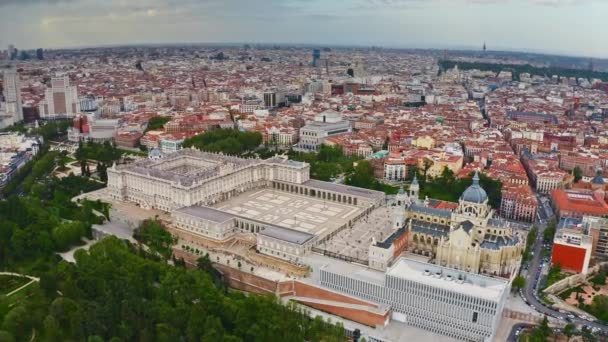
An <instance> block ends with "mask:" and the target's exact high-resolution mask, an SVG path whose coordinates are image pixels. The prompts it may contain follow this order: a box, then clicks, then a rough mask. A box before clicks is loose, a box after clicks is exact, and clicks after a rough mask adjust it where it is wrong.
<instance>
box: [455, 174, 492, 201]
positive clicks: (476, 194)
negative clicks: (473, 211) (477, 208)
mask: <svg viewBox="0 0 608 342" xmlns="http://www.w3.org/2000/svg"><path fill="white" fill-rule="evenodd" d="M460 199H461V200H463V201H466V202H471V203H484V202H485V201H486V200H487V199H488V194H487V193H486V191H485V190H484V189H483V188H482V187H481V186H480V185H479V174H477V171H475V176H474V177H473V184H471V186H469V187H468V188H467V189H466V190H465V191H464V192H463V193H462V196H460Z"/></svg>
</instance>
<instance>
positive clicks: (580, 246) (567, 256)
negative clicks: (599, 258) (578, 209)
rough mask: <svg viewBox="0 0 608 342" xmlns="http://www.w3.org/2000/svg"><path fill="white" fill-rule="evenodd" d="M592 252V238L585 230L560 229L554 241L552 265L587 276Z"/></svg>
mask: <svg viewBox="0 0 608 342" xmlns="http://www.w3.org/2000/svg"><path fill="white" fill-rule="evenodd" d="M592 250H593V243H592V238H591V236H589V235H587V234H586V233H585V232H584V230H583V229H580V228H579V229H571V228H562V229H559V230H558V231H557V232H556V233H555V238H554V239H553V249H552V252H551V264H552V265H559V266H560V267H561V268H562V270H565V271H570V272H575V273H583V274H587V272H588V270H589V261H591V253H592Z"/></svg>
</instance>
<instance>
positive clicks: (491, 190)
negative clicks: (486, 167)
mask: <svg viewBox="0 0 608 342" xmlns="http://www.w3.org/2000/svg"><path fill="white" fill-rule="evenodd" d="M473 175H474V173H470V174H469V175H468V176H467V177H465V178H456V177H455V176H454V172H452V170H450V169H448V168H447V167H446V168H444V170H443V172H442V173H441V175H440V176H439V177H435V178H431V179H429V180H426V179H425V177H424V175H419V177H418V179H419V182H420V195H421V196H428V197H429V198H435V199H439V200H444V201H449V202H458V199H459V198H460V196H461V195H462V193H463V192H464V191H465V190H466V189H467V188H468V187H469V186H470V185H471V184H472V183H473ZM479 184H480V185H481V187H482V188H483V189H484V190H485V191H486V193H487V194H488V203H489V204H490V206H491V207H492V208H495V209H496V208H500V201H501V198H502V193H501V190H502V182H500V181H499V180H495V179H492V178H490V177H488V176H486V175H484V174H482V173H480V174H479Z"/></svg>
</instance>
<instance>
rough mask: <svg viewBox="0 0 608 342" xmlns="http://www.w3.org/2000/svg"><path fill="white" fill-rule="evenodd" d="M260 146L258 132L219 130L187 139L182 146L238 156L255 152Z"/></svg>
mask: <svg viewBox="0 0 608 342" xmlns="http://www.w3.org/2000/svg"><path fill="white" fill-rule="evenodd" d="M261 144H262V134H260V133H259V132H241V131H239V130H236V129H223V128H220V129H214V130H212V131H209V132H206V133H203V134H199V135H196V136H194V137H191V138H188V139H186V140H185V141H184V143H183V144H182V146H183V147H195V148H197V149H199V150H203V151H208V152H222V153H225V154H230V155H239V156H240V155H243V154H246V153H248V152H252V151H254V150H256V149H257V148H258V147H260V145H261Z"/></svg>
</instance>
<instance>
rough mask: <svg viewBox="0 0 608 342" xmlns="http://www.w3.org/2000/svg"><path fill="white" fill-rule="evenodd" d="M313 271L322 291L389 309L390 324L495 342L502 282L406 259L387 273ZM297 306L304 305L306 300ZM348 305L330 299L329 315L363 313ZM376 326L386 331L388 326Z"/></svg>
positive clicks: (343, 267) (335, 268)
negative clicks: (326, 290) (325, 290)
mask: <svg viewBox="0 0 608 342" xmlns="http://www.w3.org/2000/svg"><path fill="white" fill-rule="evenodd" d="M317 271H318V273H319V276H318V277H319V280H318V284H319V285H321V286H322V287H325V288H329V289H331V290H334V291H338V292H340V293H344V294H347V295H350V296H352V297H355V298H361V299H363V300H366V301H370V302H373V303H377V304H381V305H384V306H388V308H389V310H390V318H391V319H392V320H394V321H398V322H403V323H406V324H409V325H412V326H415V327H419V328H423V329H425V330H429V331H431V332H434V333H438V334H442V335H446V336H450V337H453V338H456V339H460V340H465V341H494V334H495V332H496V330H497V329H498V325H499V322H500V318H501V316H502V315H501V314H502V309H503V307H504V303H505V300H506V298H507V296H508V294H509V289H510V285H509V281H508V280H506V279H496V278H490V277H486V276H483V275H479V274H472V273H468V272H465V271H459V270H455V269H450V268H446V267H442V266H438V265H432V264H428V263H424V262H420V261H416V260H411V259H406V258H401V259H399V260H398V261H397V262H395V263H394V264H393V265H392V266H391V267H390V268H389V269H388V270H387V271H386V272H379V271H374V270H370V269H366V268H364V267H360V266H358V265H355V264H351V263H345V262H340V261H332V262H331V263H327V264H325V265H323V266H322V267H320V269H319V270H315V272H317ZM309 292H310V291H309ZM311 297H312V296H311ZM334 298H336V297H334ZM301 300H302V301H303V302H307V299H306V298H301ZM308 302H312V303H314V301H313V300H308ZM325 302H329V301H327V300H326V301H325ZM350 303H352V301H347V302H344V301H341V300H340V299H339V298H338V299H334V300H333V301H332V303H330V304H332V307H331V309H330V310H331V311H330V312H332V311H334V310H335V311H336V312H342V313H343V315H345V314H348V311H349V310H353V311H354V310H356V309H357V307H358V306H359V307H363V305H352V304H350ZM311 306H313V307H314V304H313V305H311ZM326 306H329V304H328V305H326ZM338 309H340V310H338ZM380 321H381V320H380ZM363 323H364V322H363ZM375 324H376V325H386V324H388V321H387V322H385V323H384V324H378V323H377V322H376V323H375Z"/></svg>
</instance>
